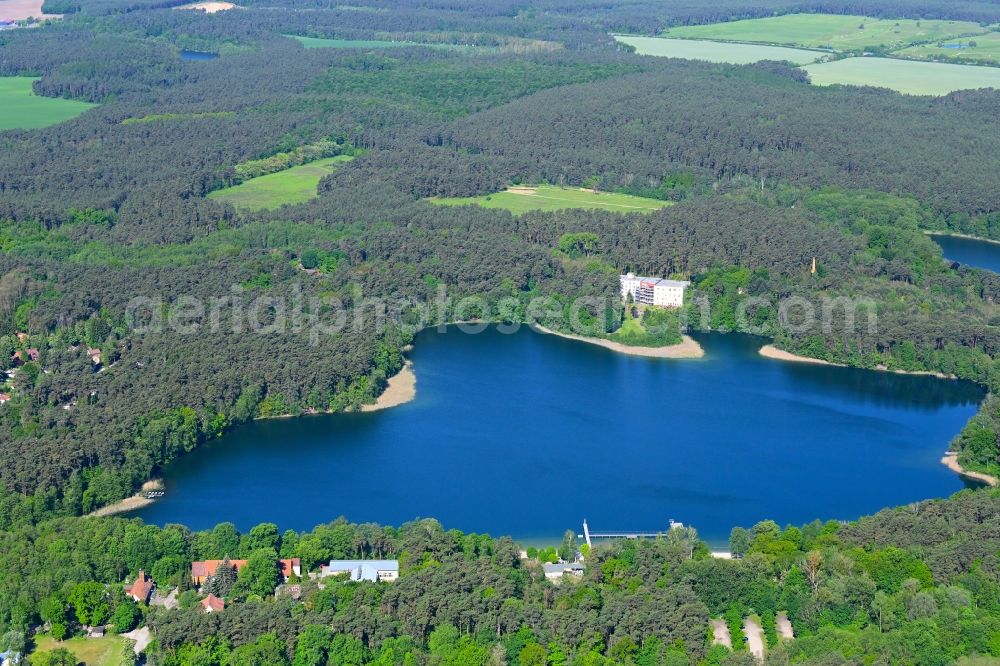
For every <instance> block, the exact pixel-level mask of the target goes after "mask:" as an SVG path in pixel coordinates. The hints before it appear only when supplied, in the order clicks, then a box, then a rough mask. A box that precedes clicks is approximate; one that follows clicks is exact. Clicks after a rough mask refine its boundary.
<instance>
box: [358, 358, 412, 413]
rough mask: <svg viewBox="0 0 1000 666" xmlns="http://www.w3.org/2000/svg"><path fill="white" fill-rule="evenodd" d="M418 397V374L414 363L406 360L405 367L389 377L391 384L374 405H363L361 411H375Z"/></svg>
mask: <svg viewBox="0 0 1000 666" xmlns="http://www.w3.org/2000/svg"><path fill="white" fill-rule="evenodd" d="M416 397H417V376H416V375H415V374H414V372H413V363H411V362H410V361H406V363H404V364H403V369H402V370H400V371H399V372H397V373H396V374H395V375H393V376H392V377H390V378H389V385H388V386H386V387H385V390H384V391H382V395H380V396H379V397H378V400H377V401H376V402H375V404H374V405H362V407H361V411H363V412H375V411H378V410H380V409H388V408H389V407H395V406H396V405H402V404H404V403H407V402H410V401H411V400H413V399H414V398H416Z"/></svg>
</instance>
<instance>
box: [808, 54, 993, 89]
mask: <svg viewBox="0 0 1000 666" xmlns="http://www.w3.org/2000/svg"><path fill="white" fill-rule="evenodd" d="M804 69H805V70H806V71H808V72H809V77H810V78H811V79H812V82H813V83H814V84H816V85H821V86H828V85H832V84H835V83H843V84H846V85H854V86H877V87H880V88H891V89H892V90H898V91H899V92H901V93H907V94H910V95H947V94H948V93H950V92H953V91H955V90H966V89H968V88H1000V68H995V67H978V66H976V65H952V64H948V63H939V62H924V61H918V60H896V59H893V58H845V59H843V60H836V61H834V62H825V63H819V64H815V65H807V66H806V67H804Z"/></svg>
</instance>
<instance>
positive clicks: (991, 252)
mask: <svg viewBox="0 0 1000 666" xmlns="http://www.w3.org/2000/svg"><path fill="white" fill-rule="evenodd" d="M931 239H932V240H933V241H934V242H935V243H937V244H938V245H940V246H941V249H942V250H943V251H944V256H945V258H946V259H950V260H951V261H957V262H958V263H960V264H964V265H966V266H975V267H976V268H985V269H986V270H989V271H993V272H994V273H1000V243H992V242H990V241H984V240H978V239H975V238H962V237H961V236H947V235H943V234H933V235H931Z"/></svg>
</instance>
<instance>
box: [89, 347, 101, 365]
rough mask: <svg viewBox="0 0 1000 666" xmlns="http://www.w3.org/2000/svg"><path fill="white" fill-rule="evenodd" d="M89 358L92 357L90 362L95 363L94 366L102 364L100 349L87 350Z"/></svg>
mask: <svg viewBox="0 0 1000 666" xmlns="http://www.w3.org/2000/svg"><path fill="white" fill-rule="evenodd" d="M87 356H89V357H90V360H91V361H92V362H93V363H94V365H100V364H101V350H100V349H89V348H88V349H87Z"/></svg>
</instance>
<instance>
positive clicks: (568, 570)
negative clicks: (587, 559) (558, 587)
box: [542, 562, 583, 583]
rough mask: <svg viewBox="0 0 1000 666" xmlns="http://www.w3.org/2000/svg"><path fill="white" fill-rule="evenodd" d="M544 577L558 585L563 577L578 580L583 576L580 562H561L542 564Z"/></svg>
mask: <svg viewBox="0 0 1000 666" xmlns="http://www.w3.org/2000/svg"><path fill="white" fill-rule="evenodd" d="M542 568H543V569H544V570H545V577H546V578H547V579H549V580H551V581H552V582H553V583H558V582H559V581H561V580H562V577H563V576H573V577H575V578H580V577H582V576H583V563H582V562H562V563H559V564H543V565H542Z"/></svg>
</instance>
